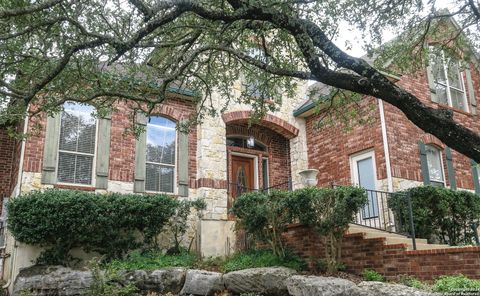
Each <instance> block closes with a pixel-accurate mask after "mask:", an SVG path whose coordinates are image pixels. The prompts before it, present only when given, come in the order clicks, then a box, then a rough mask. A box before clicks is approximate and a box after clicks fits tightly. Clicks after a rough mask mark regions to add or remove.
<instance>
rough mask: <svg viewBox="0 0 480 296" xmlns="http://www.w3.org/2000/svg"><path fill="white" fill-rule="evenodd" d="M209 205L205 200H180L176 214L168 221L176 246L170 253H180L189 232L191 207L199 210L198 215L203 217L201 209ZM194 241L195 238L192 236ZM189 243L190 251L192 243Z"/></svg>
mask: <svg viewBox="0 0 480 296" xmlns="http://www.w3.org/2000/svg"><path fill="white" fill-rule="evenodd" d="M206 207H207V204H206V203H205V200H203V199H196V200H194V201H189V200H181V201H179V202H178V205H177V207H176V209H175V213H174V215H173V216H172V217H171V218H170V220H169V221H168V223H167V226H168V229H169V231H171V232H172V234H173V241H174V246H173V247H172V248H171V249H170V250H168V252H169V253H170V254H180V253H181V251H182V250H181V247H180V244H181V243H182V240H183V236H184V234H185V233H186V232H187V228H188V224H187V219H188V216H189V215H190V212H191V209H192V208H194V209H195V211H196V212H197V216H198V217H199V218H200V217H201V211H202V210H204V209H205V208H206ZM192 241H193V238H192ZM192 241H191V242H190V245H189V248H188V251H190V248H191V243H192Z"/></svg>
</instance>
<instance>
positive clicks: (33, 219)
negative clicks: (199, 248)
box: [7, 189, 177, 265]
mask: <svg viewBox="0 0 480 296" xmlns="http://www.w3.org/2000/svg"><path fill="white" fill-rule="evenodd" d="M176 206H177V201H176V200H174V199H172V198H170V197H168V196H166V195H150V196H144V195H136V194H125V195H122V194H117V193H112V194H104V195H102V194H94V193H89V192H84V191H73V190H56V189H50V190H45V191H34V192H31V193H28V194H26V195H23V196H20V197H18V198H15V199H12V200H11V201H10V202H9V203H8V206H7V210H8V216H9V223H8V229H9V230H10V231H11V233H12V234H13V236H14V237H15V238H16V239H17V240H18V241H20V242H23V243H26V244H31V245H37V246H41V247H47V248H49V249H47V250H46V251H45V252H43V254H42V255H41V256H40V257H39V260H38V262H37V263H39V264H63V265H67V264H69V263H71V262H72V257H71V256H70V254H69V252H70V250H71V249H73V248H75V247H80V248H82V249H83V250H85V251H86V252H91V251H93V252H98V253H100V254H101V255H103V256H104V257H105V258H106V259H112V258H121V257H122V256H123V255H124V254H126V252H127V251H128V250H131V249H133V248H137V247H139V246H150V247H151V246H155V245H157V241H156V240H157V236H158V234H159V233H160V232H161V231H162V229H163V227H164V225H165V224H166V223H167V221H168V220H169V219H170V217H172V215H173V214H174V211H175V208H176Z"/></svg>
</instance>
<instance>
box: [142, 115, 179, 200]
mask: <svg viewBox="0 0 480 296" xmlns="http://www.w3.org/2000/svg"><path fill="white" fill-rule="evenodd" d="M176 139H177V132H176V124H175V122H173V121H172V120H170V119H167V118H165V117H161V116H154V117H150V118H149V121H148V123H147V141H146V142H147V143H146V144H147V145H146V175H145V190H146V191H155V192H168V193H174V188H175V186H174V184H175V163H176V161H175V155H176V153H175V152H176Z"/></svg>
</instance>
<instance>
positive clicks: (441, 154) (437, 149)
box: [425, 144, 447, 188]
mask: <svg viewBox="0 0 480 296" xmlns="http://www.w3.org/2000/svg"><path fill="white" fill-rule="evenodd" d="M428 147H432V148H433V149H435V150H436V151H437V152H438V154H439V156H440V167H441V168H442V177H443V182H440V181H437V180H432V178H431V174H430V169H429V171H428V178H429V179H430V180H429V181H430V183H432V182H434V183H443V187H445V188H446V187H447V181H446V178H445V167H444V165H443V150H442V149H440V148H438V147H437V146H435V145H431V144H425V152H426V150H427V149H428ZM427 155H428V154H427ZM427 168H428V157H427Z"/></svg>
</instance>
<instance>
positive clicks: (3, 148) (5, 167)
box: [0, 128, 18, 204]
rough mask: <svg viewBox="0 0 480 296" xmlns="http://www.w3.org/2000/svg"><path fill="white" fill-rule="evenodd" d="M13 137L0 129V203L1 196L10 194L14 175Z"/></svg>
mask: <svg viewBox="0 0 480 296" xmlns="http://www.w3.org/2000/svg"><path fill="white" fill-rule="evenodd" d="M17 142H18V141H15V139H13V138H11V137H10V136H8V134H7V131H6V130H5V129H3V128H1V129H0V204H1V202H2V200H1V199H2V198H3V197H6V196H8V197H9V196H10V194H11V190H12V183H13V182H12V181H14V180H15V179H16V177H15V176H14V172H15V170H14V167H15V159H16V158H15V156H16V143H17Z"/></svg>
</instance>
